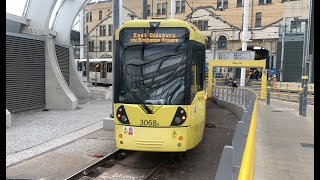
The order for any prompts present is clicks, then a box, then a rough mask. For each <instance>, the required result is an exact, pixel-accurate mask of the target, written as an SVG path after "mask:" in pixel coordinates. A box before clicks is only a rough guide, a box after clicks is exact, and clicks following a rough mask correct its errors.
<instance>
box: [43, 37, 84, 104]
mask: <svg viewBox="0 0 320 180" xmlns="http://www.w3.org/2000/svg"><path fill="white" fill-rule="evenodd" d="M55 52H56V51H55V41H54V39H52V38H50V37H47V38H46V60H45V61H46V62H45V66H46V67H45V68H46V73H45V77H46V79H45V82H46V109H50V110H75V109H76V108H77V104H78V99H77V97H76V96H75V95H74V94H73V92H72V91H71V89H70V88H69V87H68V85H67V83H66V81H65V80H64V78H63V75H62V73H61V70H60V68H59V65H58V61H57V57H56V54H55Z"/></svg>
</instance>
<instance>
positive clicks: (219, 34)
mask: <svg viewBox="0 0 320 180" xmlns="http://www.w3.org/2000/svg"><path fill="white" fill-rule="evenodd" d="M300 1H304V0H300ZM249 2H250V5H249V13H248V16H249V19H248V22H249V24H248V28H249V30H248V34H247V37H248V40H249V42H248V48H249V47H250V48H253V47H254V46H258V47H262V48H263V49H265V50H267V51H266V52H269V51H270V50H271V46H272V55H273V56H274V60H275V59H276V57H275V56H276V54H277V41H278V39H279V24H280V23H281V22H282V20H283V17H284V14H288V10H291V9H290V5H288V4H285V3H284V0H249ZM243 3H244V0H212V1H207V0H192V1H190V0H188V1H185V0H176V1H175V8H174V10H175V18H177V19H182V20H185V21H189V22H191V23H193V24H195V25H196V26H197V27H198V28H199V29H200V30H201V31H203V33H204V34H205V35H206V37H207V51H208V52H210V51H214V50H215V51H216V52H219V51H237V50H241V39H242V20H243ZM94 4H95V3H89V4H87V5H86V6H85V7H84V12H86V11H88V10H89V9H90V8H91V9H90V11H89V12H88V13H87V15H86V16H84V32H86V31H88V32H89V33H90V34H89V37H90V43H89V47H90V48H89V49H90V53H89V56H90V57H91V58H100V57H104V56H108V55H111V54H112V53H111V49H112V48H111V47H112V17H111V16H112V1H110V0H109V1H100V2H98V3H97V4H96V5H94ZM284 4H285V5H284ZM302 4H303V2H302ZM93 5H94V6H93ZM170 5H171V1H170V0H148V1H147V12H145V13H147V18H148V19H166V18H170V13H171V6H170ZM92 6H93V7H92ZM301 8H302V9H299V11H305V8H304V6H303V7H301ZM122 11H123V14H122V22H125V21H128V20H130V19H133V18H134V19H137V18H138V19H141V18H142V0H140V1H132V0H123V9H122ZM270 41H271V42H272V43H271V42H270ZM264 58H265V57H264Z"/></svg>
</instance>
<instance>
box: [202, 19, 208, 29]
mask: <svg viewBox="0 0 320 180" xmlns="http://www.w3.org/2000/svg"><path fill="white" fill-rule="evenodd" d="M208 27H209V26H208V21H203V30H208Z"/></svg>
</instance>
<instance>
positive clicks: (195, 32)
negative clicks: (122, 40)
mask: <svg viewBox="0 0 320 180" xmlns="http://www.w3.org/2000/svg"><path fill="white" fill-rule="evenodd" d="M150 22H160V24H159V27H185V28H187V29H188V30H189V31H190V37H189V39H190V40H194V41H197V42H200V43H202V44H205V36H204V35H203V34H202V32H201V31H200V30H199V29H198V28H197V27H196V26H195V25H193V24H192V23H189V22H186V21H183V20H180V19H165V20H158V19H157V20H155V19H149V20H130V21H127V22H125V23H124V24H123V25H122V26H121V27H120V28H119V29H118V30H117V32H116V40H119V37H120V31H121V30H122V29H123V28H127V27H150Z"/></svg>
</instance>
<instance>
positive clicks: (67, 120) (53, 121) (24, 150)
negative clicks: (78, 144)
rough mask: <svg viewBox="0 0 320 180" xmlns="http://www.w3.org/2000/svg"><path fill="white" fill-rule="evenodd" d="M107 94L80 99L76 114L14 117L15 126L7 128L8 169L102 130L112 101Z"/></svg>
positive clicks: (54, 112)
mask: <svg viewBox="0 0 320 180" xmlns="http://www.w3.org/2000/svg"><path fill="white" fill-rule="evenodd" d="M95 89H99V87H97V88H95ZM100 89H104V88H100ZM97 91H98V90H97ZM106 92H107V90H105V91H102V92H101V93H93V95H92V96H93V97H92V98H90V99H79V105H78V108H77V109H76V110H75V111H39V112H35V113H32V114H26V115H20V116H17V117H15V118H14V120H13V122H12V127H11V128H7V129H6V166H10V165H14V164H16V163H18V162H21V161H23V160H26V159H29V158H31V157H34V156H36V155H39V154H42V153H44V152H46V151H49V150H51V149H54V148H56V147H58V146H61V145H63V144H66V143H69V142H72V141H74V140H76V139H78V138H80V137H82V136H84V135H87V134H89V133H92V132H94V131H97V130H99V129H101V128H102V127H103V123H102V119H103V118H105V117H109V114H110V113H111V104H112V102H111V101H110V99H108V98H106V97H105V96H106V94H107V93H106ZM109 94H110V93H109Z"/></svg>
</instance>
